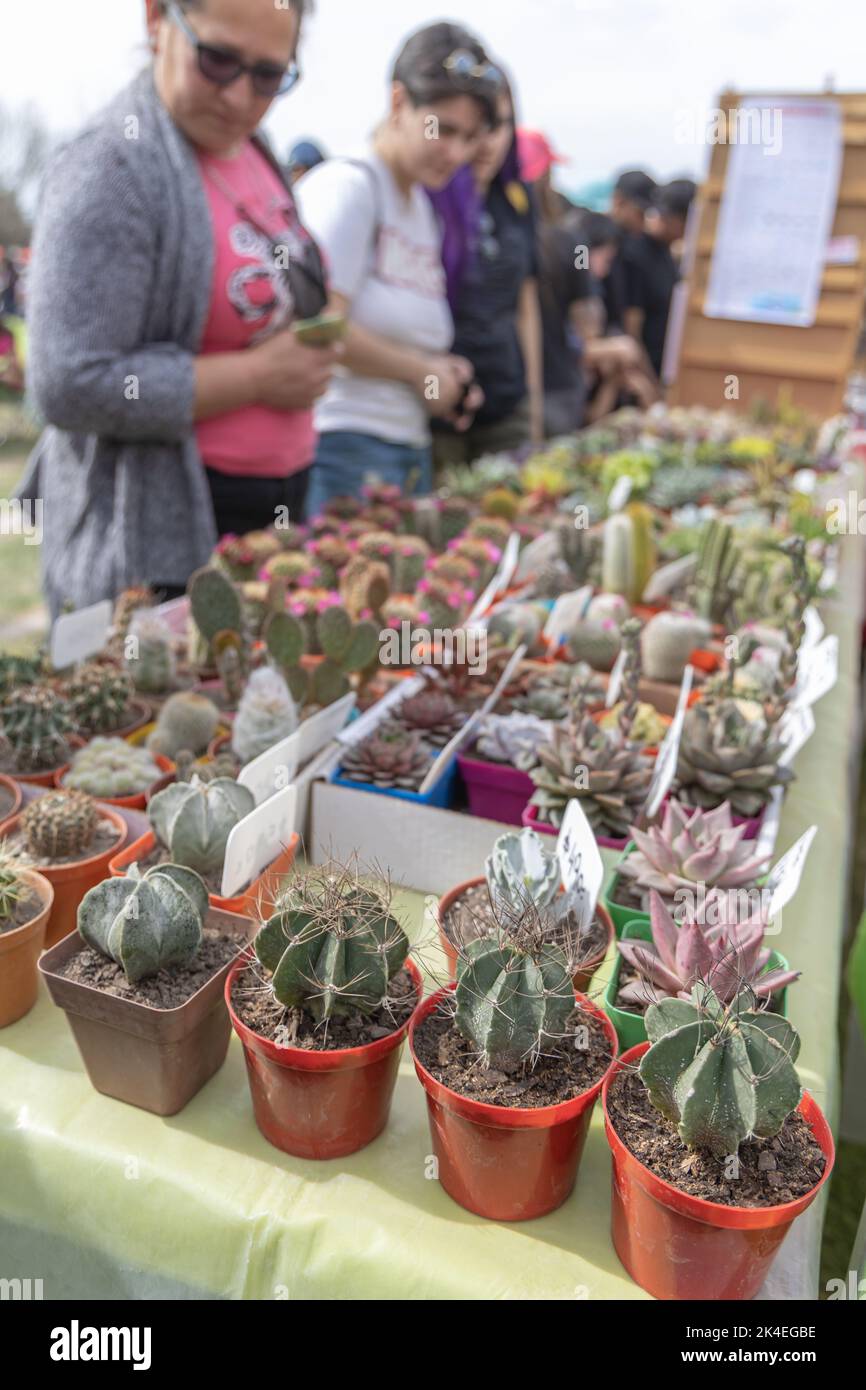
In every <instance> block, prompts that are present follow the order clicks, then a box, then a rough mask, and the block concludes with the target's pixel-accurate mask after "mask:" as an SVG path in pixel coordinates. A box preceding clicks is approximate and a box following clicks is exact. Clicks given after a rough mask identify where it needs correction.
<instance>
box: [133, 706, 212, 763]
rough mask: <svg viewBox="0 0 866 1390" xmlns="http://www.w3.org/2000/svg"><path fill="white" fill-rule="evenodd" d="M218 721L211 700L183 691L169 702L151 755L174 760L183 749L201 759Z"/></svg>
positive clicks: (152, 740)
mask: <svg viewBox="0 0 866 1390" xmlns="http://www.w3.org/2000/svg"><path fill="white" fill-rule="evenodd" d="M219 722H220V713H219V710H218V709H217V707H216V705H215V704H214V703H213V701H212V700H208V699H207V697H206V696H205V695H197V694H195V693H194V692H193V691H181V692H179V693H178V694H177V695H172V696H171V697H170V699H168V700H166V702H165V704H164V705H163V707H162V709H161V710H160V712H159V718H158V720H157V722H156V728H155V729H154V730H153V731H152V732H151V733H150V734H149V735H148V739H147V746H148V748H149V749H150V751H151V753H161V754H162V756H163V757H164V758H172V759H175V758H176V757H177V755H178V753H180V752H181V750H182V749H184V748H188V749H189V751H190V752H191V753H193V754H194V755H195V756H196V757H198V756H199V755H200V754H202V753H204V752H206V750H207V746H208V744H209V743H210V741H211V739H212V738H213V737H214V736H215V734H216V731H217V729H218V727H219Z"/></svg>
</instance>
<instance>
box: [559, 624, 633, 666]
mask: <svg viewBox="0 0 866 1390" xmlns="http://www.w3.org/2000/svg"><path fill="white" fill-rule="evenodd" d="M621 647H622V637H621V633H620V628H619V626H618V625H617V623H616V622H614V620H613V619H612V618H604V619H599V620H593V621H590V620H588V619H584V620H583V621H582V622H579V623H577V624H576V625H575V626H574V627H573V628H572V629H571V631H570V632H569V634H568V637H567V638H566V642H565V652H566V655H567V657H568V659H569V661H574V662H580V661H585V662H586V664H587V665H588V666H591V667H592V669H593V670H594V671H611V670H612V669H613V667H614V665H615V664H616V659H617V657H618V656H619V653H620V650H621Z"/></svg>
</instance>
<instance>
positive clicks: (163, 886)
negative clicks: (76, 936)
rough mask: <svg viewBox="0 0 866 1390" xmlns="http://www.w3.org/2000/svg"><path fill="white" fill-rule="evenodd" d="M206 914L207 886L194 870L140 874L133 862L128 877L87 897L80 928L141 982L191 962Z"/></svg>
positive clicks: (163, 868) (170, 867) (172, 867)
mask: <svg viewBox="0 0 866 1390" xmlns="http://www.w3.org/2000/svg"><path fill="white" fill-rule="evenodd" d="M207 910H208V895H207V888H206V887H205V885H204V883H203V882H202V880H201V879H200V878H199V876H198V874H196V873H193V871H192V870H191V869H187V868H183V867H182V866H180V865H178V864H162V865H159V866H158V867H156V868H154V869H150V870H149V871H148V872H147V873H146V874H144V875H141V874H140V873H139V869H138V865H136V864H133V866H132V868H131V869H130V871H129V873H128V874H127V876H126V877H125V878H107V879H106V880H105V882H104V883H100V884H98V885H97V886H96V887H95V888H91V889H90V892H89V893H86V894H85V895H84V897H83V898H82V900H81V903H80V904H79V908H78V930H79V932H80V934H81V936H82V937H83V938H84V940H85V941H86V942H87V944H88V946H92V947H93V949H94V950H95V951H99V953H100V955H103V956H107V957H108V958H109V960H113V961H115V962H116V964H117V965H119V966H120V967H121V969H122V970H123V973H124V974H125V975H126V978H127V979H128V980H129V982H130V984H137V983H138V981H139V980H146V979H147V978H148V976H150V975H156V974H157V973H158V972H159V971H160V970H170V969H172V968H179V967H181V966H184V965H188V964H189V962H190V961H191V960H192V959H193V957H194V956H195V953H196V951H197V950H198V947H199V943H200V942H201V937H202V924H203V921H204V918H205V916H206V914H207Z"/></svg>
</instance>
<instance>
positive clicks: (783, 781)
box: [674, 699, 794, 817]
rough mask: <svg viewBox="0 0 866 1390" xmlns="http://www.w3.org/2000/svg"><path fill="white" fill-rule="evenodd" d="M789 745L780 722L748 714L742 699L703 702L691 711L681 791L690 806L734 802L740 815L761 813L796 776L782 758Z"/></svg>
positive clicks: (678, 782) (681, 758)
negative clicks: (785, 741) (779, 725)
mask: <svg viewBox="0 0 866 1390" xmlns="http://www.w3.org/2000/svg"><path fill="white" fill-rule="evenodd" d="M784 748H785V745H784V743H783V741H782V739H781V738H780V737H779V735H778V730H777V728H776V726H775V724H773V723H770V722H768V721H767V720H766V719H764V718H760V717H759V718H757V719H749V718H747V717H746V715H745V714H744V713H743V711H742V709H741V708H740V706H739V704H738V702H737V701H736V700H734V699H721V700H714V701H712V702H711V703H709V704H705V703H704V702H703V701H701V702H700V703H698V704H696V705H693V706H692V708H691V709H690V710H689V711H688V713H687V714H686V719H685V724H684V727H683V736H682V741H681V743H680V753H679V762H678V764H677V774H676V782H675V784H674V790H675V794H676V796H677V798H678V800H680V801H682V802H684V803H685V804H686V805H687V806H697V807H703V808H704V809H707V810H710V809H712V808H713V807H715V806H720V805H721V804H722V803H723V802H729V803H730V805H731V809H732V810H733V812H734V815H737V816H746V817H750V816H757V815H759V814H760V813H761V811H763V809H764V807H765V806H766V805H767V802H768V801H769V800H770V797H771V796H772V793H773V789H774V788H775V787H778V786H787V785H788V783H790V782H791V781H793V778H794V773H793V771H792V769H791V768H789V767H785V766H783V765H781V764H780V762H779V759H780V758H781V756H782V754H783V752H784Z"/></svg>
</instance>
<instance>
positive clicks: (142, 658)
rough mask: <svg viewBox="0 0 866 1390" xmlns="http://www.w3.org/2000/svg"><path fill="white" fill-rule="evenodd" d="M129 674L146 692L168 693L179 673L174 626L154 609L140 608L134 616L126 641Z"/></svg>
mask: <svg viewBox="0 0 866 1390" xmlns="http://www.w3.org/2000/svg"><path fill="white" fill-rule="evenodd" d="M124 660H125V663H126V670H127V674H128V675H130V676H131V677H132V681H133V684H134V686H135V688H136V690H138V691H140V692H141V693H142V694H143V695H164V694H165V693H166V692H167V691H169V690H171V689H172V688H173V686H174V684H175V679H176V675H177V670H176V662H175V656H174V643H173V640H172V633H171V628H170V627H169V626H168V623H167V622H166V621H165V619H164V618H163V617H161V616H160V614H159V613H158V612H157V611H156V609H154V608H139V609H137V610H136V611H135V612H134V613H133V614H132V617H131V618H130V622H129V631H128V635H127V638H126V640H125V642H124Z"/></svg>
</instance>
